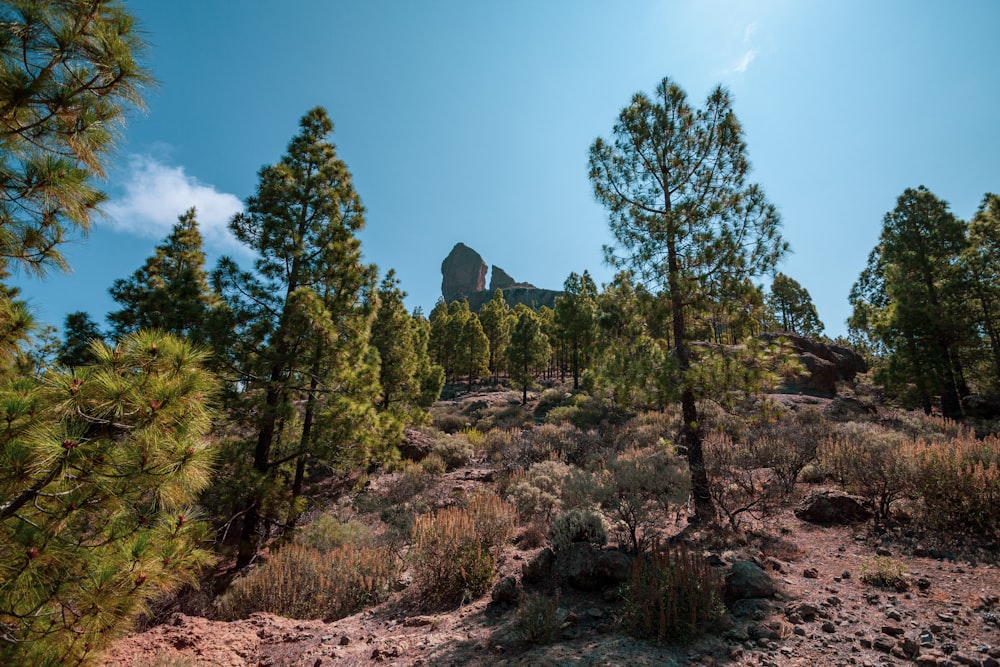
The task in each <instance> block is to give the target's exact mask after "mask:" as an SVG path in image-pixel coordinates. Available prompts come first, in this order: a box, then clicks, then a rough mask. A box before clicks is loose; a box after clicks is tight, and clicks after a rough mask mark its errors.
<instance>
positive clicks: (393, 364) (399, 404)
mask: <svg viewBox="0 0 1000 667" xmlns="http://www.w3.org/2000/svg"><path fill="white" fill-rule="evenodd" d="M405 297H406V292H404V291H402V290H401V289H399V281H398V280H397V279H396V274H395V272H394V271H392V270H390V271H389V273H387V274H386V276H385V278H383V279H382V283H381V285H379V290H378V311H377V313H376V315H375V321H374V322H373V323H372V333H371V345H372V346H373V347H374V348H375V349H376V350H378V353H379V384H380V385H381V387H382V398H381V400H380V404H379V407H380V409H381V410H383V411H386V410H390V409H391V408H397V409H396V413H397V414H398V415H399V416H400V418H402V419H404V420H406V421H422V415H421V414H419V412H421V409H422V408H426V407H429V406H430V404H431V403H433V402H434V401H436V400H437V399H438V396H439V395H440V393H441V387H440V386H437V390H436V391H435V389H434V386H435V384H437V379H438V378H439V377H440V378H441V379H442V382H443V369H441V370H440V371H436V370H433V369H432V367H431V366H432V364H431V361H430V357H429V356H428V354H427V339H428V326H427V321H426V320H424V319H423V317H415V316H413V317H411V316H410V314H409V313H407V312H406V306H405V304H404V303H403V299H404V298H405Z"/></svg>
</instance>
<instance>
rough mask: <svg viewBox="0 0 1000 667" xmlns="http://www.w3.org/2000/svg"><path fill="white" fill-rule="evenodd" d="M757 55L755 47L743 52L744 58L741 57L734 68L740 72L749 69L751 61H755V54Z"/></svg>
mask: <svg viewBox="0 0 1000 667" xmlns="http://www.w3.org/2000/svg"><path fill="white" fill-rule="evenodd" d="M756 55H757V52H756V51H754V50H753V49H750V50H749V51H747V52H746V53H744V54H743V58H741V59H740V61H739V62H738V63H737V64H736V67H734V68H733V70H734V71H736V72H740V73H742V72H745V71H747V67H749V66H750V63H752V62H753V59H754V56H756Z"/></svg>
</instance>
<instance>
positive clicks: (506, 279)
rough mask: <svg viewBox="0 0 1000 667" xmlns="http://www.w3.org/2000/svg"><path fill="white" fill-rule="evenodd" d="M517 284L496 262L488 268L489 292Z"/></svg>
mask: <svg viewBox="0 0 1000 667" xmlns="http://www.w3.org/2000/svg"><path fill="white" fill-rule="evenodd" d="M516 284H517V281H516V280H514V279H513V278H512V277H511V275H510V274H509V273H507V272H506V271H504V270H503V269H501V268H500V267H499V266H497V265H496V264H494V265H493V267H492V268H491V269H490V293H491V294H492V293H493V292H495V291H496V290H498V289H507V288H508V287H513V286H514V285H516Z"/></svg>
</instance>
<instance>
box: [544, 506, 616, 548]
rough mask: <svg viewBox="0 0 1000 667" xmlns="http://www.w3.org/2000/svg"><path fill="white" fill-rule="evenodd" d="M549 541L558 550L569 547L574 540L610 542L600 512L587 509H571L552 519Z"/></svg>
mask: <svg viewBox="0 0 1000 667" xmlns="http://www.w3.org/2000/svg"><path fill="white" fill-rule="evenodd" d="M549 541H550V542H552V548H553V549H555V550H556V551H560V550H564V549H568V548H569V547H570V545H571V544H573V543H574V542H589V543H591V544H598V545H604V544H607V542H608V531H607V530H606V529H605V528H604V520H603V519H602V518H601V515H600V514H598V513H596V512H593V511H591V510H587V509H571V510H569V511H568V512H563V513H562V514H559V515H557V516H556V518H555V519H553V520H552V523H551V525H549Z"/></svg>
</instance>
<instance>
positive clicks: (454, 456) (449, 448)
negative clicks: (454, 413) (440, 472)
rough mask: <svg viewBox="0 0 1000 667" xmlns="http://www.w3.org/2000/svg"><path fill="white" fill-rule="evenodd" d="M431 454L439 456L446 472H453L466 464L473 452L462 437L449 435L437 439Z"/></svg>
mask: <svg viewBox="0 0 1000 667" xmlns="http://www.w3.org/2000/svg"><path fill="white" fill-rule="evenodd" d="M431 453H432V454H437V455H438V456H440V457H441V459H442V460H443V461H444V463H445V466H446V468H447V469H448V470H454V469H455V468H461V467H462V466H464V465H466V464H468V463H469V461H470V460H472V455H473V454H474V453H475V451H474V450H473V448H472V445H471V444H470V443H469V441H468V440H467V439H466V438H465V437H464V436H462V435H449V436H445V437H443V438H439V439H438V440H437V442H435V443H434V447H433V449H431Z"/></svg>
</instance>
